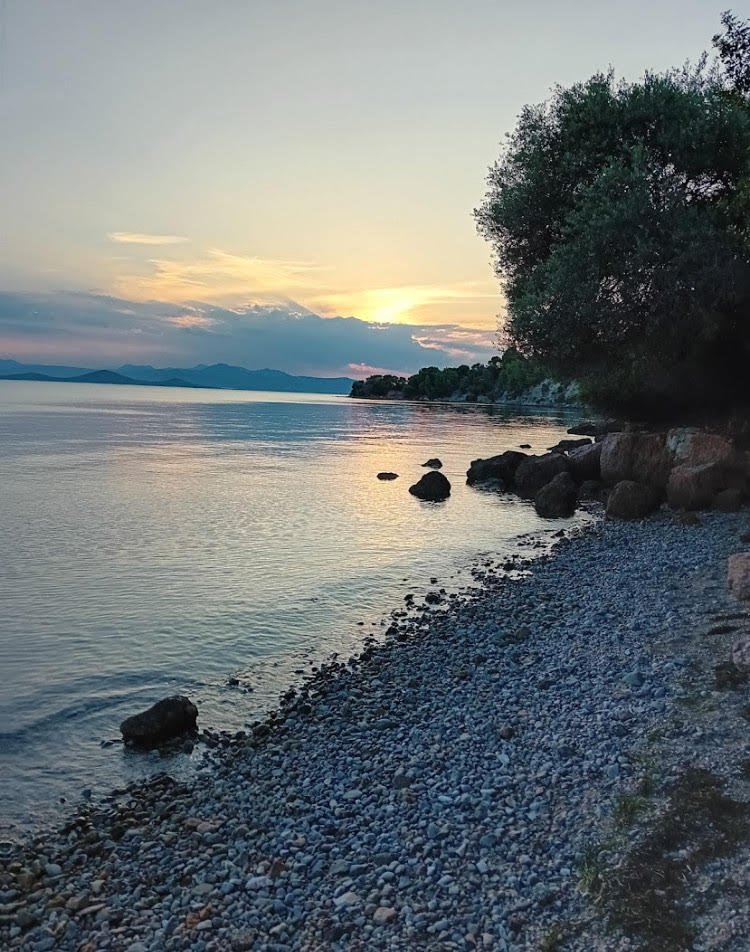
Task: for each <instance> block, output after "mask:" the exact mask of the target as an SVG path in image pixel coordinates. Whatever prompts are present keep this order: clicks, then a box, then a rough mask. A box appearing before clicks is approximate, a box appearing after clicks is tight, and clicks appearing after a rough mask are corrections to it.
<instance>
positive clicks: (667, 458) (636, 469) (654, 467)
mask: <svg viewBox="0 0 750 952" xmlns="http://www.w3.org/2000/svg"><path fill="white" fill-rule="evenodd" d="M600 466H601V477H602V479H603V480H604V482H605V483H608V484H609V485H614V484H615V483H619V482H622V481H623V480H631V481H633V482H637V483H645V485H647V486H653V487H654V488H656V489H664V487H665V486H666V485H667V480H668V479H669V474H670V470H671V469H672V456H671V453H670V452H669V451H668V450H667V446H666V439H665V437H664V435H663V434H660V433H614V434H612V435H610V436H607V437H605V439H604V440H603V442H602V451H601V459H600Z"/></svg>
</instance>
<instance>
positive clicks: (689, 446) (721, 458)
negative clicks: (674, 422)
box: [666, 427, 734, 466]
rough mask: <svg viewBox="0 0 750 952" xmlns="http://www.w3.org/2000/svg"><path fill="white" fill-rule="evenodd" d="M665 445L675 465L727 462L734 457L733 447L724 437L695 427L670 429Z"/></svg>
mask: <svg viewBox="0 0 750 952" xmlns="http://www.w3.org/2000/svg"><path fill="white" fill-rule="evenodd" d="M666 445H667V449H668V450H669V452H670V453H671V454H672V458H673V460H674V462H675V464H676V465H677V466H682V465H687V466H701V465H702V464H704V463H729V462H730V461H731V460H732V459H733V457H734V447H733V446H732V443H731V442H730V441H729V440H728V439H727V438H726V437H724V436H719V434H718V433H707V432H705V431H704V430H699V429H697V428H696V427H679V428H677V429H674V430H670V431H669V433H667V440H666Z"/></svg>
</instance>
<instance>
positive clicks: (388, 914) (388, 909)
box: [372, 906, 396, 926]
mask: <svg viewBox="0 0 750 952" xmlns="http://www.w3.org/2000/svg"><path fill="white" fill-rule="evenodd" d="M395 918H396V910H395V909H394V908H393V906H378V908H377V909H376V910H375V912H373V914H372V921H373V922H375V923H376V924H377V925H379V926H383V925H386V923H388V922H392V921H393V920H394V919H395Z"/></svg>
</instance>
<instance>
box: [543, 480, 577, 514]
mask: <svg viewBox="0 0 750 952" xmlns="http://www.w3.org/2000/svg"><path fill="white" fill-rule="evenodd" d="M577 498H578V486H577V485H576V482H575V480H574V479H573V477H572V476H571V475H570V473H568V472H563V473H558V474H557V476H555V477H554V478H553V479H551V480H550V481H549V482H548V483H547V485H546V486H542V488H541V489H540V490H539V492H538V493H537V494H536V496H534V508H535V509H536V511H537V513H538V514H539V515H540V516H544V517H545V518H547V519H558V518H562V517H565V516H572V515H573V513H574V512H575V509H576V500H577Z"/></svg>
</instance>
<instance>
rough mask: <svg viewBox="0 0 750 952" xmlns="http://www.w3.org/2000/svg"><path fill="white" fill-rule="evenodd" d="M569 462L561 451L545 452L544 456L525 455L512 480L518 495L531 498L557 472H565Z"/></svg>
mask: <svg viewBox="0 0 750 952" xmlns="http://www.w3.org/2000/svg"><path fill="white" fill-rule="evenodd" d="M569 470H570V463H569V462H568V458H567V456H563V455H562V453H545V455H544V456H527V457H526V458H525V459H524V460H523V461H522V462H521V464H520V466H519V467H518V469H517V470H516V473H515V476H514V478H513V482H514V485H515V488H516V492H517V493H518V494H519V496H527V497H528V498H529V499H533V497H534V496H536V494H537V493H538V492H539V490H540V489H541V488H542V486H546V485H547V483H549V482H551V481H552V480H553V479H554V478H555V476H557V475H558V473H567V472H568V471H569Z"/></svg>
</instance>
